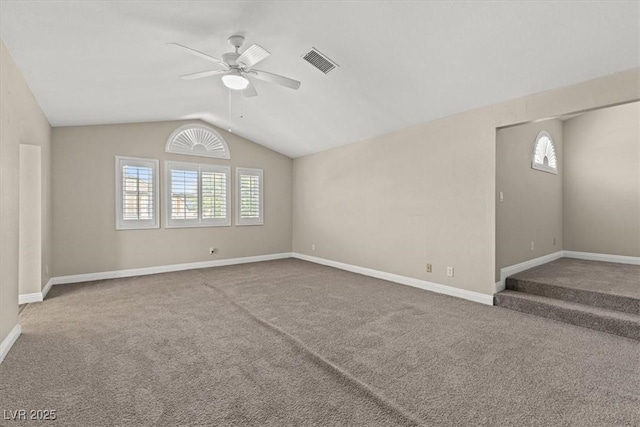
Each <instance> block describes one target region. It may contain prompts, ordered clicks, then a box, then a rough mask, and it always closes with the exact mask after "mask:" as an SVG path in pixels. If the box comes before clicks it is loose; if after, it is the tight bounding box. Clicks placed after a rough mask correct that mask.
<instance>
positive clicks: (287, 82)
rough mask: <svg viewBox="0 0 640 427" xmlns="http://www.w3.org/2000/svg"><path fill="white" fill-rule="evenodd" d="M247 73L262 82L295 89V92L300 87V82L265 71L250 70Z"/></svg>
mask: <svg viewBox="0 0 640 427" xmlns="http://www.w3.org/2000/svg"><path fill="white" fill-rule="evenodd" d="M248 73H249V74H251V75H252V76H254V77H255V78H257V79H260V80H264V81H265V82H269V83H275V84H278V85H280V86H286V87H288V88H291V89H296V90H297V89H298V88H299V87H300V82H299V81H297V80H293V79H290V78H288V77H284V76H280V75H278V74H273V73H269V72H267V71H261V70H251V71H248Z"/></svg>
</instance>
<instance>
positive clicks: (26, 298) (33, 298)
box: [18, 292, 43, 304]
mask: <svg viewBox="0 0 640 427" xmlns="http://www.w3.org/2000/svg"><path fill="white" fill-rule="evenodd" d="M42 300H43V298H42V292H34V293H32V294H20V295H18V304H30V303H32V302H41V301H42Z"/></svg>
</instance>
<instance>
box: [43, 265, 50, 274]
mask: <svg viewBox="0 0 640 427" xmlns="http://www.w3.org/2000/svg"><path fill="white" fill-rule="evenodd" d="M44 274H46V275H47V276H49V264H45V265H44Z"/></svg>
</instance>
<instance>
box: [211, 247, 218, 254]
mask: <svg viewBox="0 0 640 427" xmlns="http://www.w3.org/2000/svg"><path fill="white" fill-rule="evenodd" d="M216 252H218V249H216V248H209V253H210V254H215V253H216Z"/></svg>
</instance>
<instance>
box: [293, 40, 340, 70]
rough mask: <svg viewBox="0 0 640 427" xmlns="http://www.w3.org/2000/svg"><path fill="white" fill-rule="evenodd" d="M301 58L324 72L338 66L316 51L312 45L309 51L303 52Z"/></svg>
mask: <svg viewBox="0 0 640 427" xmlns="http://www.w3.org/2000/svg"><path fill="white" fill-rule="evenodd" d="M302 59H304V60H305V61H307V62H308V63H309V64H311V65H313V66H314V67H316V68H317V69H318V70H320V71H322V72H323V73H325V74H327V73H328V72H329V71H331V70H333V69H334V68H336V67H337V66H338V64H336V63H335V62H333V61H332V60H330V59H329V58H327V57H326V56H325V55H323V54H322V53H320V51H318V50H317V49H316V48H315V47H312V48H311V50H310V51H309V52H307V53H305V54H304V56H303V57H302Z"/></svg>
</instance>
